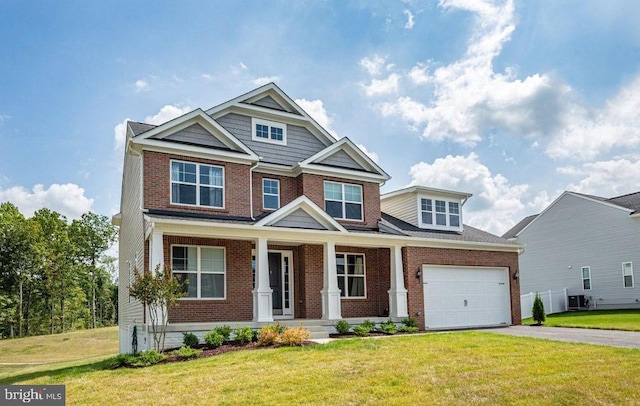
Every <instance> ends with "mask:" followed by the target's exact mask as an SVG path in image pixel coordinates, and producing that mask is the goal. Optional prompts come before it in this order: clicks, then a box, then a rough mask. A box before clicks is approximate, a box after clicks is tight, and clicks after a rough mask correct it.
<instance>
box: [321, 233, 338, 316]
mask: <svg viewBox="0 0 640 406" xmlns="http://www.w3.org/2000/svg"><path fill="white" fill-rule="evenodd" d="M323 254H324V255H323V261H324V287H323V289H322V318H323V319H325V320H339V319H342V315H341V310H340V289H339V288H338V272H337V268H336V245H335V243H334V242H333V241H329V242H326V243H324V244H323Z"/></svg>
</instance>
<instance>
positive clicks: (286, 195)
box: [253, 172, 299, 216]
mask: <svg viewBox="0 0 640 406" xmlns="http://www.w3.org/2000/svg"><path fill="white" fill-rule="evenodd" d="M264 178H268V179H277V180H279V181H280V207H282V206H285V205H286V204H287V203H290V202H291V201H292V200H294V199H295V198H296V197H298V196H299V194H298V181H297V179H296V178H292V177H289V176H277V175H268V174H265V173H259V172H254V173H253V215H254V216H259V215H260V214H262V213H265V212H269V213H271V212H273V210H264V208H263V207H262V179H264Z"/></svg>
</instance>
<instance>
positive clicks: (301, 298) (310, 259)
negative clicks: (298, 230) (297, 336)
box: [294, 244, 324, 319]
mask: <svg viewBox="0 0 640 406" xmlns="http://www.w3.org/2000/svg"><path fill="white" fill-rule="evenodd" d="M323 255H324V254H323V247H322V245H311V244H305V245H301V246H300V247H299V249H298V272H296V275H298V283H294V285H295V286H296V289H297V291H296V292H295V295H296V308H295V317H297V318H302V319H305V318H306V319H319V318H321V317H322V294H321V291H322V287H323V285H324V281H323V275H324V265H323ZM294 262H295V261H294Z"/></svg>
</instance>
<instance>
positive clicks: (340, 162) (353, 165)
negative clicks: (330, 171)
mask: <svg viewBox="0 0 640 406" xmlns="http://www.w3.org/2000/svg"><path fill="white" fill-rule="evenodd" d="M317 163H319V164H322V165H329V166H337V167H339V168H348V169H355V170H358V171H366V169H365V168H363V167H362V166H361V165H360V164H359V163H357V162H356V161H355V160H354V159H353V158H351V156H350V155H349V154H347V153H346V152H345V151H342V150H340V151H337V152H336V153H335V154H333V155H331V156H329V157H327V158H325V159H323V160H322V161H319V162H317Z"/></svg>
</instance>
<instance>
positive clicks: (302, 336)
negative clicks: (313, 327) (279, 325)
mask: <svg viewBox="0 0 640 406" xmlns="http://www.w3.org/2000/svg"><path fill="white" fill-rule="evenodd" d="M309 337H310V334H309V330H307V329H306V328H304V327H287V328H285V329H284V331H283V332H282V334H281V335H280V338H279V342H280V343H281V344H283V345H288V346H290V347H293V346H302V343H304V342H305V341H306V340H308V339H309Z"/></svg>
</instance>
